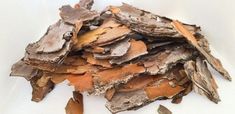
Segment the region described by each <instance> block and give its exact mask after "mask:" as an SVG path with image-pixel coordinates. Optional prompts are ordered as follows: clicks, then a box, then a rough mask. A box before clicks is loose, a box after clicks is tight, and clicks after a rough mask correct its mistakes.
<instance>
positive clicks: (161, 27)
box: [109, 3, 199, 37]
mask: <svg viewBox="0 0 235 114" xmlns="http://www.w3.org/2000/svg"><path fill="white" fill-rule="evenodd" d="M109 11H111V13H112V14H113V15H114V17H115V19H117V20H118V21H119V22H120V23H122V24H125V25H126V26H128V27H130V29H131V30H133V31H136V32H138V33H141V34H144V35H147V36H154V37H182V35H181V34H179V33H178V32H177V31H176V30H175V29H174V27H173V26H172V25H171V21H172V20H171V19H169V18H166V17H161V16H158V15H154V14H152V13H150V12H147V11H144V10H140V9H138V8H135V7H133V6H131V5H128V4H125V3H123V5H122V6H120V7H115V6H111V7H110V8H109ZM185 26H186V27H187V28H188V29H189V30H190V32H192V33H193V34H195V33H196V32H197V31H198V30H199V27H197V26H195V25H187V24H185Z"/></svg>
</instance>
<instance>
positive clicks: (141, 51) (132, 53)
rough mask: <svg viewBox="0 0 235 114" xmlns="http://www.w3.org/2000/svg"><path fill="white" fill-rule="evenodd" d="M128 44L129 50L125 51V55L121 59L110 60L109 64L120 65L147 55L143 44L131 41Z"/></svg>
mask: <svg viewBox="0 0 235 114" xmlns="http://www.w3.org/2000/svg"><path fill="white" fill-rule="evenodd" d="M130 43H131V45H130V49H129V50H128V51H127V53H126V54H125V55H124V56H122V57H119V58H115V59H112V60H110V63H111V64H122V63H124V62H127V61H130V60H132V59H134V58H137V57H140V56H141V55H145V54H147V53H148V52H147V47H146V45H145V43H144V42H142V41H135V40H131V41H130Z"/></svg>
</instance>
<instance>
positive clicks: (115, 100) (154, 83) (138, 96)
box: [106, 67, 184, 113]
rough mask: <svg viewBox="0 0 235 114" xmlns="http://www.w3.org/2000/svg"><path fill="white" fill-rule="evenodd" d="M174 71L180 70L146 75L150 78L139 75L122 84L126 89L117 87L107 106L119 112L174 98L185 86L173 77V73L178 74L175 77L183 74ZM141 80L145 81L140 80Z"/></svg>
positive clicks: (114, 111) (113, 111)
mask: <svg viewBox="0 0 235 114" xmlns="http://www.w3.org/2000/svg"><path fill="white" fill-rule="evenodd" d="M180 69H182V67H181V68H180ZM173 71H178V70H172V71H169V72H168V73H166V74H164V75H156V76H155V77H156V78H155V77H152V76H150V75H145V76H147V77H148V78H144V77H142V76H139V77H138V78H139V79H134V80H133V81H130V82H128V83H127V84H126V86H124V87H123V86H121V89H120V90H123V89H125V91H119V90H118V89H117V91H116V93H115V94H114V96H113V97H112V99H111V100H110V101H108V102H107V103H106V107H107V108H108V109H109V110H110V111H111V112H112V113H118V112H121V111H127V110H133V109H138V108H140V107H142V106H144V105H147V104H148V103H151V102H153V101H155V100H160V99H166V98H173V97H174V96H175V95H177V94H179V93H180V92H181V91H183V90H184V87H182V86H179V85H178V84H177V83H176V81H175V79H171V77H172V75H176V76H173V77H177V76H179V75H181V74H180V73H173ZM139 80H143V81H141V82H139ZM137 86H139V87H140V88H138V87H137ZM130 87H132V88H130ZM136 87H137V88H136Z"/></svg>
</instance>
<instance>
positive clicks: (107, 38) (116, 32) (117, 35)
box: [93, 26, 131, 45]
mask: <svg viewBox="0 0 235 114" xmlns="http://www.w3.org/2000/svg"><path fill="white" fill-rule="evenodd" d="M130 32H131V31H130V29H128V28H127V27H126V26H118V27H114V28H111V29H109V30H107V31H106V32H105V33H104V34H102V35H100V37H99V38H98V39H97V40H96V41H95V42H94V44H93V45H103V44H104V45H107V44H110V43H109V42H112V41H119V40H121V39H124V38H125V37H123V36H125V35H127V34H129V33H130ZM112 43H113V42H112Z"/></svg>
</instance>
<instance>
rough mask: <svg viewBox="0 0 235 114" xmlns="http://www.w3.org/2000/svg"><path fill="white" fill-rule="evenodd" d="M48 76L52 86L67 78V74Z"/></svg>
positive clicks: (51, 74)
mask: <svg viewBox="0 0 235 114" xmlns="http://www.w3.org/2000/svg"><path fill="white" fill-rule="evenodd" d="M49 76H50V79H51V81H52V82H53V83H54V84H59V83H62V82H63V81H64V80H66V78H67V74H56V73H50V74H49Z"/></svg>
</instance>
